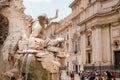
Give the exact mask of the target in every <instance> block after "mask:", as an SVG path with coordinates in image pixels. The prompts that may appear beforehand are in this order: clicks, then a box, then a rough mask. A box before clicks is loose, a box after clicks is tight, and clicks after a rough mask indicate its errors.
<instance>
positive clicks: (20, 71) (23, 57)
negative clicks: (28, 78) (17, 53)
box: [20, 54, 27, 76]
mask: <svg viewBox="0 0 120 80" xmlns="http://www.w3.org/2000/svg"><path fill="white" fill-rule="evenodd" d="M26 57H27V54H25V55H24V57H23V60H22V65H21V68H20V76H22V69H23V64H24V62H25V58H26Z"/></svg>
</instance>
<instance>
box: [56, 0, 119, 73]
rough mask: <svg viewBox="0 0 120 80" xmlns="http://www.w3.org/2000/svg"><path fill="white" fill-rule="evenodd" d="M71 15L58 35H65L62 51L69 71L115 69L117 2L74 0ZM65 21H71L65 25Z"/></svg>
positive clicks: (116, 61) (117, 37)
mask: <svg viewBox="0 0 120 80" xmlns="http://www.w3.org/2000/svg"><path fill="white" fill-rule="evenodd" d="M69 7H70V8H71V9H72V14H71V18H68V20H65V21H64V24H63V25H64V26H62V27H64V28H63V29H62V30H61V29H58V32H59V34H56V35H60V34H61V36H64V37H67V36H68V39H67V40H65V44H64V46H65V48H64V49H65V51H66V53H67V54H70V57H68V58H67V60H66V66H67V67H68V70H69V71H76V72H79V71H81V70H93V69H98V70H101V69H110V70H111V69H113V68H116V69H119V66H120V1H119V0H74V1H73V2H72V3H71V4H70V6H69ZM67 21H69V22H71V23H69V24H71V25H70V26H69V27H67V28H66V26H67V25H66V23H67Z"/></svg>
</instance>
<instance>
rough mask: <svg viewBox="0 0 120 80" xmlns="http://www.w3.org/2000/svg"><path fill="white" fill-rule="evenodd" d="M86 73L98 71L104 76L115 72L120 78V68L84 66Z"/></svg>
mask: <svg viewBox="0 0 120 80" xmlns="http://www.w3.org/2000/svg"><path fill="white" fill-rule="evenodd" d="M84 70H85V71H91V70H97V71H98V72H100V73H101V74H103V73H104V72H106V71H110V72H114V73H115V75H116V78H120V66H119V67H115V66H84Z"/></svg>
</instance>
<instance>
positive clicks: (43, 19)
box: [38, 13, 48, 24]
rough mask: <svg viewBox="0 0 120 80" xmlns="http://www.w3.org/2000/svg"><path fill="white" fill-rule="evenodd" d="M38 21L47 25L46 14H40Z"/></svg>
mask: <svg viewBox="0 0 120 80" xmlns="http://www.w3.org/2000/svg"><path fill="white" fill-rule="evenodd" d="M38 20H39V22H40V23H43V24H48V17H47V14H46V13H41V14H40V15H39V16H38Z"/></svg>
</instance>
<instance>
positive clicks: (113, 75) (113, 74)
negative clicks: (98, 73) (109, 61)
mask: <svg viewBox="0 0 120 80" xmlns="http://www.w3.org/2000/svg"><path fill="white" fill-rule="evenodd" d="M111 75H112V79H113V80H116V79H115V73H114V72H111Z"/></svg>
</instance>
